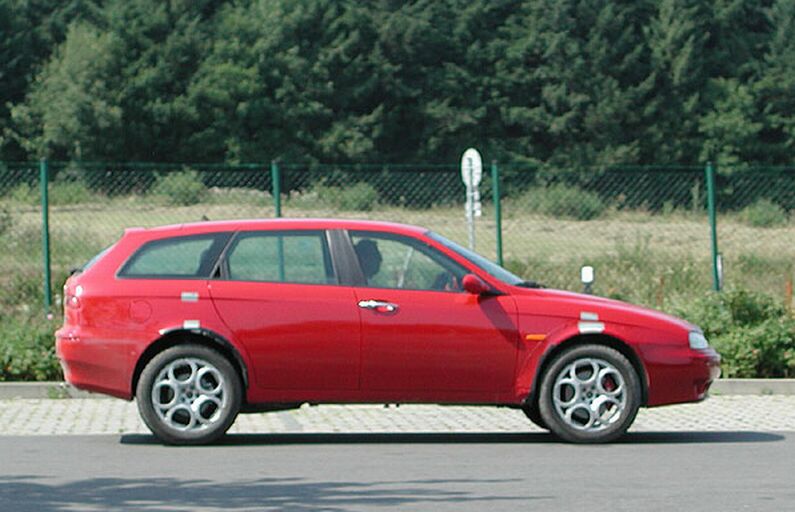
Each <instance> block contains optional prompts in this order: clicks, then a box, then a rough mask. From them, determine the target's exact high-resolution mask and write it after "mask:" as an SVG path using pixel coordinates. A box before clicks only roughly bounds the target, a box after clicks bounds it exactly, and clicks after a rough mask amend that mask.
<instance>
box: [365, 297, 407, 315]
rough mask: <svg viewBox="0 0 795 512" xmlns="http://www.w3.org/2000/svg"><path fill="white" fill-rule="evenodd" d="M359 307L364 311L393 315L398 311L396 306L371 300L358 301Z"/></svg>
mask: <svg viewBox="0 0 795 512" xmlns="http://www.w3.org/2000/svg"><path fill="white" fill-rule="evenodd" d="M359 307H360V308H364V309H372V310H374V311H378V312H379V313H394V312H395V311H397V309H398V305H397V304H392V303H391V302H384V301H381V300H373V299H370V300H360V301H359Z"/></svg>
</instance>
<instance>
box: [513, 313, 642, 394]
mask: <svg viewBox="0 0 795 512" xmlns="http://www.w3.org/2000/svg"><path fill="white" fill-rule="evenodd" d="M631 329H632V328H630V327H626V326H623V325H621V324H615V323H611V322H598V321H583V320H575V319H570V320H568V321H566V322H564V323H563V324H562V325H560V326H559V327H558V328H556V329H554V330H552V331H551V332H549V333H548V334H547V335H546V336H545V337H544V338H543V339H539V338H540V337H539V336H535V338H534V339H528V336H524V337H523V340H524V341H523V342H524V343H525V344H526V345H525V350H523V351H522V355H523V356H524V357H521V358H520V361H519V363H518V364H517V376H516V388H515V392H516V396H517V398H518V399H519V400H521V401H522V402H525V401H530V400H532V399H533V398H534V393H535V391H536V389H537V387H538V384H539V382H540V378H541V376H542V375H543V372H544V369H545V368H546V366H547V365H548V364H549V362H550V361H551V360H552V359H553V358H554V357H555V356H556V355H557V354H558V353H560V352H561V351H562V350H564V349H565V348H566V347H567V346H569V345H571V344H574V343H583V342H588V341H592V342H595V343H601V344H605V345H608V346H612V347H613V348H616V349H618V350H619V351H620V352H622V353H623V354H624V355H626V356H628V358H629V359H630V362H632V364H633V365H634V366H635V367H636V368H637V369H638V371H639V373H640V377H641V381H642V382H643V388H644V395H645V389H647V385H648V381H647V377H646V375H647V373H646V371H645V368H644V367H643V363H642V362H641V360H640V358H639V357H638V355H637V350H636V349H635V348H634V347H633V346H632V345H631V343H629V342H627V341H626V340H628V339H630V336H629V334H630V333H629V331H630V330H631Z"/></svg>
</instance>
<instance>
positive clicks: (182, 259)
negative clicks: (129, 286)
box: [119, 233, 231, 279]
mask: <svg viewBox="0 0 795 512" xmlns="http://www.w3.org/2000/svg"><path fill="white" fill-rule="evenodd" d="M230 236H231V234H230V233H214V234H211V235H194V236H180V237H173V238H164V239H162V240H153V241H151V242H147V243H145V244H144V245H143V246H141V248H140V249H138V251H136V253H135V254H133V256H132V257H131V258H130V259H129V260H127V262H126V263H125V264H124V266H123V267H122V268H121V270H120V271H119V276H120V277H137V278H186V279H188V278H194V279H197V278H201V279H207V278H210V277H211V276H210V274H211V273H212V271H213V268H214V267H215V262H216V260H217V259H218V256H219V255H220V253H221V251H222V250H223V248H224V245H225V244H226V242H227V240H229V237H230Z"/></svg>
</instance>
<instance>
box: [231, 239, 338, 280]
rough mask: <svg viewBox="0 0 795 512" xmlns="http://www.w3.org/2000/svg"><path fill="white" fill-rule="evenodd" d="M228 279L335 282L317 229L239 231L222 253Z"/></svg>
mask: <svg viewBox="0 0 795 512" xmlns="http://www.w3.org/2000/svg"><path fill="white" fill-rule="evenodd" d="M226 262H227V269H228V275H229V279H232V280H235V281H270V282H284V283H303V284H336V283H337V279H336V277H335V275H334V270H333V268H332V265H331V257H330V256H329V251H328V245H327V244H326V237H325V236H324V233H323V232H321V231H291V232H285V231H259V232H252V233H241V234H240V235H239V236H238V238H237V239H236V240H235V241H234V242H233V243H232V247H231V248H230V249H229V252H228V254H227V256H226Z"/></svg>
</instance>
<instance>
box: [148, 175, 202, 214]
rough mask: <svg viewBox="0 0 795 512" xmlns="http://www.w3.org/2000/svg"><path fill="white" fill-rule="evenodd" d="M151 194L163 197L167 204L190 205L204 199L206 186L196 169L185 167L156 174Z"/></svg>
mask: <svg viewBox="0 0 795 512" xmlns="http://www.w3.org/2000/svg"><path fill="white" fill-rule="evenodd" d="M152 194H154V195H156V196H161V197H163V198H164V200H165V201H166V203H167V204H171V205H174V206H190V205H192V204H198V203H199V202H201V201H202V199H204V197H205V196H206V195H207V187H205V186H204V183H203V182H202V180H201V178H200V177H199V174H198V173H197V172H196V171H193V170H190V169H186V170H184V171H181V172H173V173H168V174H164V175H162V176H158V177H157V181H156V182H155V185H154V187H152Z"/></svg>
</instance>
